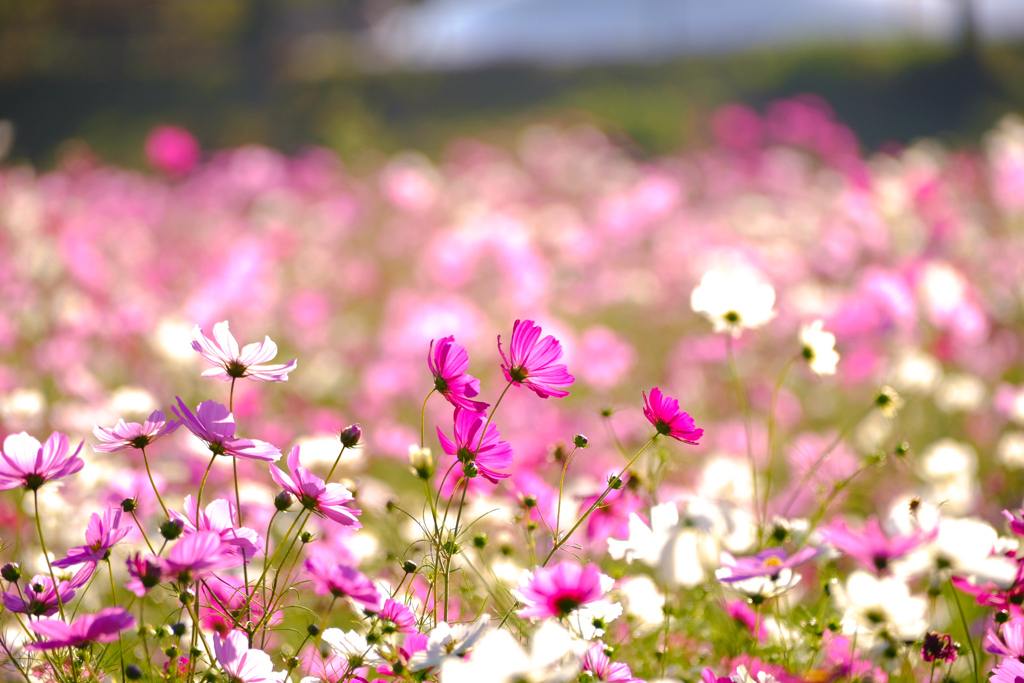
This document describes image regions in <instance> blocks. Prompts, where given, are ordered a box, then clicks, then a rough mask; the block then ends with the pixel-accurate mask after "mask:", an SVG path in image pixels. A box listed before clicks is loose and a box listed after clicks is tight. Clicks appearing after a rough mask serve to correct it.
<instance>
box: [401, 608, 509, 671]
mask: <svg viewBox="0 0 1024 683" xmlns="http://www.w3.org/2000/svg"><path fill="white" fill-rule="evenodd" d="M490 620H491V617H490V616H489V615H487V614H485V615H484V616H482V617H481V618H480V620H479V621H475V622H473V623H471V624H455V625H454V626H451V625H449V624H446V623H444V622H441V623H440V624H438V625H437V626H435V627H434V628H433V629H431V631H430V633H428V634H427V649H425V650H421V651H419V652H417V653H416V654H414V655H413V656H412V658H411V659H410V660H409V668H410V669H412V670H413V671H422V670H423V669H428V668H430V667H435V666H440V665H441V664H442V663H443V662H445V661H446V660H448V659H450V658H455V657H460V656H462V655H464V654H466V653H467V652H469V649H470V648H471V647H473V646H474V645H475V644H476V642H477V641H478V640H480V637H481V636H483V634H484V632H485V631H486V630H487V627H488V626H489V625H490Z"/></svg>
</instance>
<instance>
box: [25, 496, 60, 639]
mask: <svg viewBox="0 0 1024 683" xmlns="http://www.w3.org/2000/svg"><path fill="white" fill-rule="evenodd" d="M32 502H33V503H34V504H35V509H36V531H38V532H39V545H40V546H42V548H43V559H45V560H46V569H47V570H48V571H49V572H50V581H52V582H53V594H54V596H56V598H57V608H58V609H59V610H60V618H61V619H64V601H63V600H61V597H60V586H59V585H57V577H56V576H54V574H53V565H52V564H50V553H48V552H46V541H45V540H43V525H42V523H41V522H40V521H39V489H32Z"/></svg>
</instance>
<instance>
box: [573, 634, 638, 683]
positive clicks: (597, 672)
mask: <svg viewBox="0 0 1024 683" xmlns="http://www.w3.org/2000/svg"><path fill="white" fill-rule="evenodd" d="M583 670H584V671H586V672H588V673H589V674H590V675H591V676H592V678H593V680H595V681H620V682H622V683H644V682H643V679H640V678H634V677H633V672H632V671H630V670H629V665H628V664H623V663H621V662H613V661H612V660H611V658H609V657H608V655H606V654H605V653H604V643H600V642H597V643H593V644H592V645H591V646H590V649H589V650H587V652H586V654H584V655H583Z"/></svg>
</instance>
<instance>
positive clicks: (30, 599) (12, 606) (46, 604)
mask: <svg viewBox="0 0 1024 683" xmlns="http://www.w3.org/2000/svg"><path fill="white" fill-rule="evenodd" d="M95 569H96V563H95V562H89V563H87V564H86V565H85V566H83V567H82V568H81V569H79V570H78V571H77V572H75V575H74V576H73V577H71V580H70V581H58V582H57V590H54V589H53V580H52V579H51V578H50V577H49V576H45V575H42V574H38V575H36V576H33V577H32V578H31V579H30V580H29V581H27V582H25V584H24V586H23V588H22V591H23V592H21V591H4V594H3V595H4V607H5V608H6V609H9V610H10V611H12V612H17V613H19V614H28V615H31V616H34V617H43V616H45V617H48V616H50V615H52V614H56V613H57V610H58V609H60V604H67V602H68V601H69V600H71V599H72V598H74V597H75V591H76V590H77V589H79V588H81V587H82V586H84V585H85V583H86V581H88V580H89V579H91V578H92V573H93V571H94V570H95ZM58 593H59V594H60V604H58V602H57V595H58Z"/></svg>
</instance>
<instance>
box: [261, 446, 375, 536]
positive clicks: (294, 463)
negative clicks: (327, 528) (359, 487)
mask: <svg viewBox="0 0 1024 683" xmlns="http://www.w3.org/2000/svg"><path fill="white" fill-rule="evenodd" d="M288 469H290V470H291V471H292V474H291V476H288V474H287V473H286V472H283V471H282V470H280V469H278V468H277V467H273V466H272V467H271V468H270V476H271V477H273V479H274V481H276V482H277V483H278V485H280V486H281V488H283V489H284V490H285V491H287V492H288V493H290V494H292V495H293V496H295V497H296V498H297V499H298V501H299V503H300V504H301V505H302V507H304V508H305V509H307V510H311V511H312V512H315V513H316V514H318V515H319V516H321V517H326V518H327V519H330V520H332V521H334V522H337V523H338V524H341V525H343V526H350V527H353V528H355V529H358V528H360V527H361V526H362V524H360V522H359V520H358V519H356V515H359V514H361V511H360V510H358V509H356V508H350V507H348V505H347V503H350V502H351V501H352V500H353V498H352V494H351V492H349V490H348V489H347V488H345V487H344V486H342V485H341V484H333V483H332V484H326V483H324V480H323V479H321V478H320V477H318V476H316V475H315V474H313V473H312V472H310V471H309V470H307V469H306V468H305V467H302V466H301V465H300V464H299V447H298V446H296V447H295V448H293V449H292V450H291V452H290V453H289V454H288Z"/></svg>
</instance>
